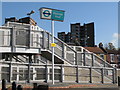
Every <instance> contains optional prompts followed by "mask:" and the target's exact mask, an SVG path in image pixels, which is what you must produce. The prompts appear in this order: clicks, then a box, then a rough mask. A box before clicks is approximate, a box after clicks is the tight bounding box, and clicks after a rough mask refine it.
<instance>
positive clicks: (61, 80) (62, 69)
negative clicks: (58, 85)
mask: <svg viewBox="0 0 120 90" xmlns="http://www.w3.org/2000/svg"><path fill="white" fill-rule="evenodd" d="M61 82H62V83H63V82H64V81H63V65H61Z"/></svg>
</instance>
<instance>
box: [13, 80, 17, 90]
mask: <svg viewBox="0 0 120 90" xmlns="http://www.w3.org/2000/svg"><path fill="white" fill-rule="evenodd" d="M12 90H16V82H13V83H12Z"/></svg>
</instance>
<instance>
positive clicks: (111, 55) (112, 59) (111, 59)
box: [110, 54, 114, 62]
mask: <svg viewBox="0 0 120 90" xmlns="http://www.w3.org/2000/svg"><path fill="white" fill-rule="evenodd" d="M110 61H111V62H114V54H110Z"/></svg>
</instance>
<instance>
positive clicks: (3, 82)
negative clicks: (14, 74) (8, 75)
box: [2, 79, 7, 90]
mask: <svg viewBox="0 0 120 90" xmlns="http://www.w3.org/2000/svg"><path fill="white" fill-rule="evenodd" d="M2 90H7V89H6V80H5V79H3V80H2Z"/></svg>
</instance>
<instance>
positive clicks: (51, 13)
mask: <svg viewBox="0 0 120 90" xmlns="http://www.w3.org/2000/svg"><path fill="white" fill-rule="evenodd" d="M64 12H65V11H63V10H56V9H50V8H41V9H40V16H41V19H48V20H54V21H62V22H63V21H64Z"/></svg>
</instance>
